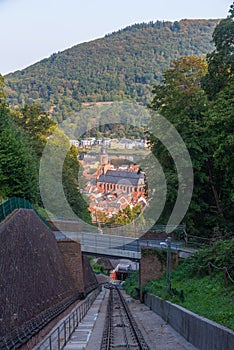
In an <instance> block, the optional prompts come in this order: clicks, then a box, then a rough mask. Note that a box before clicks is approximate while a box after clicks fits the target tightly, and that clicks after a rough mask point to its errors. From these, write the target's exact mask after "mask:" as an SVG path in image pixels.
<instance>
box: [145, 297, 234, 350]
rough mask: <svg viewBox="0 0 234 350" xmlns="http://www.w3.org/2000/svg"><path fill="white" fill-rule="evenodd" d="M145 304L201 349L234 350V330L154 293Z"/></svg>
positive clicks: (146, 299)
mask: <svg viewBox="0 0 234 350" xmlns="http://www.w3.org/2000/svg"><path fill="white" fill-rule="evenodd" d="M144 302H145V304H146V305H147V306H148V307H149V308H150V309H151V310H152V311H154V312H155V313H157V314H158V315H159V316H161V317H162V318H163V319H164V320H165V321H166V322H167V323H168V324H170V325H171V326H172V327H173V328H174V329H175V330H176V331H177V332H178V333H179V334H181V335H182V336H183V337H184V338H185V339H186V340H187V341H189V342H190V343H191V344H193V345H194V346H195V347H197V348H198V349H199V350H233V349H234V332H233V331H231V330H230V329H228V328H226V327H223V326H221V325H219V324H217V323H215V322H212V321H210V320H208V319H206V318H204V317H200V316H198V315H196V314H194V313H193V312H191V311H188V310H187V309H184V308H183V307H181V306H178V305H175V304H172V303H170V302H168V301H165V300H163V299H161V298H159V297H157V296H154V295H152V294H148V293H147V294H146V295H145V297H144Z"/></svg>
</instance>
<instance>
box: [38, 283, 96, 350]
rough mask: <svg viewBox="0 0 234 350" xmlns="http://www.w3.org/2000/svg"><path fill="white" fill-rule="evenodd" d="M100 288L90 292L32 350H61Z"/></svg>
mask: <svg viewBox="0 0 234 350" xmlns="http://www.w3.org/2000/svg"><path fill="white" fill-rule="evenodd" d="M99 292H100V289H96V290H95V291H94V292H92V293H91V294H90V295H89V296H88V297H87V298H86V299H85V300H84V301H83V302H82V303H81V304H80V305H78V307H76V309H75V310H74V311H73V312H72V313H71V314H70V315H69V316H68V317H67V318H65V320H63V321H62V322H61V324H60V325H59V326H58V327H57V328H55V329H54V330H53V331H52V332H51V333H50V335H49V336H48V337H47V338H46V339H45V340H44V341H43V342H41V343H40V344H39V345H37V346H36V347H35V348H34V350H63V349H64V347H65V346H66V344H67V342H68V341H69V339H70V337H71V335H72V333H73V332H74V330H75V328H76V327H77V326H78V324H79V322H80V321H81V320H82V319H83V317H84V316H85V315H86V313H87V312H88V310H89V308H90V306H91V305H92V303H93V302H94V300H95V299H96V297H97V295H98V293H99Z"/></svg>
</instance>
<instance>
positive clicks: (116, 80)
mask: <svg viewBox="0 0 234 350" xmlns="http://www.w3.org/2000/svg"><path fill="white" fill-rule="evenodd" d="M218 22H219V20H218V19H217V20H214V19H212V20H189V19H184V20H181V21H175V22H170V21H166V22H162V21H156V22H149V23H148V24H147V23H137V24H134V25H132V26H128V27H126V28H123V29H120V30H119V31H117V32H113V33H111V34H107V35H106V36H104V37H102V38H98V39H95V40H92V41H87V42H84V43H81V44H77V45H75V46H72V47H71V48H68V49H66V50H64V51H61V52H58V53H53V54H52V55H51V56H50V57H49V58H45V59H43V60H41V61H39V62H37V63H35V64H33V65H31V66H29V67H27V68H25V69H23V70H21V71H16V72H14V73H10V74H8V75H6V76H5V83H6V86H7V89H6V90H7V95H8V98H9V102H10V105H11V106H12V107H17V106H21V105H24V104H25V103H26V104H31V103H34V102H36V103H38V104H41V105H42V106H43V108H44V109H45V110H47V111H52V112H51V114H52V116H54V117H55V118H57V120H58V121H59V122H62V120H64V119H66V118H67V117H68V116H69V115H72V114H73V113H75V112H77V111H79V110H80V109H81V103H83V102H102V101H123V100H125V101H126V100H130V101H135V102H140V103H143V104H147V103H148V102H149V100H150V97H151V91H152V87H153V85H154V84H158V83H160V82H161V79H162V75H163V71H164V70H165V69H167V68H168V67H169V65H170V62H171V61H172V60H174V59H177V58H179V57H180V56H187V55H196V56H205V55H206V54H207V53H208V52H211V51H212V50H213V44H212V43H211V40H212V33H213V30H214V28H215V26H216V24H217V23H218ZM52 107H54V108H52ZM51 108H52V109H51Z"/></svg>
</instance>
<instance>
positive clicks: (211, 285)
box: [125, 239, 234, 330]
mask: <svg viewBox="0 0 234 350" xmlns="http://www.w3.org/2000/svg"><path fill="white" fill-rule="evenodd" d="M233 252H234V239H231V240H227V241H225V242H217V243H215V244H214V245H213V247H211V248H205V249H200V250H199V251H198V252H197V253H196V254H194V255H193V256H192V257H190V258H188V259H186V260H185V261H183V262H181V263H180V265H179V266H178V267H177V269H176V270H174V271H172V272H171V275H170V282H171V289H170V293H169V294H167V293H166V276H165V274H164V275H163V276H162V277H161V278H159V279H157V280H151V281H149V282H148V283H147V284H146V285H145V286H144V288H143V292H149V293H152V294H154V295H157V296H159V297H161V298H163V299H166V300H169V301H171V302H173V303H175V304H178V305H181V306H183V307H185V308H187V309H188V310H191V311H193V312H195V313H196V314H198V315H200V316H203V317H206V318H208V319H210V320H212V321H215V322H217V323H219V324H222V325H223V326H225V327H228V328H229V329H232V330H234V307H233V306H234V259H233V256H234V254H233ZM225 271H228V275H227V273H225ZM138 287H139V277H138V276H137V275H136V276H135V275H134V274H133V275H132V276H131V277H130V279H128V280H127V281H126V283H125V289H126V291H127V293H129V294H131V295H133V296H136V292H135V290H136V288H138ZM132 293H133V294H132Z"/></svg>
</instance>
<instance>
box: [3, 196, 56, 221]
mask: <svg viewBox="0 0 234 350" xmlns="http://www.w3.org/2000/svg"><path fill="white" fill-rule="evenodd" d="M20 208H23V209H32V210H34V211H35V213H36V214H37V215H38V216H39V217H40V219H41V220H42V221H43V222H44V223H45V224H46V225H47V226H49V225H48V223H47V222H46V220H45V219H44V218H43V217H42V216H41V215H40V214H39V213H38V212H37V210H36V209H35V208H34V207H33V205H32V204H31V203H30V202H29V201H28V200H27V199H24V198H18V197H12V198H10V199H9V200H8V201H6V202H4V203H3V204H1V205H0V222H2V221H3V220H5V219H6V217H7V216H8V215H10V214H11V213H12V212H13V211H14V210H15V209H20Z"/></svg>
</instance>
